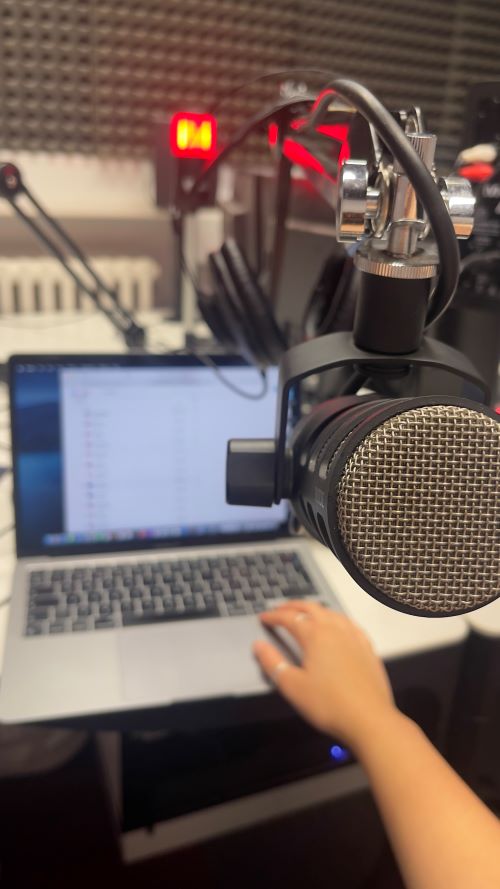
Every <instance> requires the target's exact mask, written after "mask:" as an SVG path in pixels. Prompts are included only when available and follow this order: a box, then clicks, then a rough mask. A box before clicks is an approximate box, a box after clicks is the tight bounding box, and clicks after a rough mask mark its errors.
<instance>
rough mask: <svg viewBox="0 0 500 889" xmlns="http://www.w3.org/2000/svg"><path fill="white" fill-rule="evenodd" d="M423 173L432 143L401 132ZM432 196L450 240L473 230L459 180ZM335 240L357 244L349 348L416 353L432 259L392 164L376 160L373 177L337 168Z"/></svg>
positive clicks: (349, 165)
mask: <svg viewBox="0 0 500 889" xmlns="http://www.w3.org/2000/svg"><path fill="white" fill-rule="evenodd" d="M406 138H407V139H408V141H409V143H410V144H411V146H412V148H413V149H414V150H415V152H416V153H417V154H418V155H419V157H420V159H421V160H422V161H423V163H424V164H425V166H426V167H427V169H428V170H429V172H430V173H431V174H433V172H434V153H435V148H436V137H435V136H434V135H433V134H431V133H406ZM438 186H439V191H440V193H441V197H442V199H443V201H444V203H445V205H446V208H447V210H448V213H449V215H450V218H451V220H452V223H453V228H454V230H455V235H456V237H457V238H468V237H469V235H470V233H471V231H472V226H473V213H474V196H473V194H472V189H471V185H470V183H469V182H468V181H467V180H465V179H460V178H459V177H450V178H448V179H440V180H439V183H438ZM337 240H338V241H340V242H346V241H349V242H352V241H361V242H362V243H361V244H360V247H359V249H358V251H357V252H356V255H355V258H354V264H355V266H356V268H357V269H358V270H359V271H360V272H361V273H362V274H361V276H360V277H361V280H360V290H359V296H358V300H357V305H356V316H355V321H354V331H353V334H354V341H355V343H356V345H357V346H359V347H360V348H364V349H367V350H372V351H374V352H383V353H385V354H398V353H406V352H412V351H414V350H416V349H418V347H419V345H420V342H421V339H422V335H423V331H424V328H425V321H426V313H427V307H428V304H429V300H430V298H431V294H432V287H433V281H434V279H435V277H436V275H437V273H438V269H439V257H438V254H437V251H436V248H435V244H434V242H433V241H432V240H431V238H430V237H429V224H428V221H427V218H426V215H425V213H424V211H423V208H422V206H421V204H420V202H419V200H418V197H417V194H416V192H415V189H414V187H413V185H412V184H411V182H410V180H409V178H408V176H407V175H406V173H405V171H404V170H403V168H402V167H401V165H400V164H399V163H398V161H397V160H395V161H394V162H392V163H390V162H388V161H387V159H385V160H381V161H380V162H379V164H378V168H377V169H376V170H375V171H374V173H373V175H371V173H370V169H369V165H368V162H367V161H365V160H352V159H351V160H347V161H345V163H344V165H343V167H342V169H341V172H340V177H339V189H338V202H337Z"/></svg>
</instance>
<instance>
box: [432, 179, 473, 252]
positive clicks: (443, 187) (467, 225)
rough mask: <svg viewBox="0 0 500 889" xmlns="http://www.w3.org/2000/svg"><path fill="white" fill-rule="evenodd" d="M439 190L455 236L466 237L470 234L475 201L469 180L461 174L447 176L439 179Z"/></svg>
mask: <svg viewBox="0 0 500 889" xmlns="http://www.w3.org/2000/svg"><path fill="white" fill-rule="evenodd" d="M439 190H440V192H441V197H442V198H443V200H444V202H445V204H446V206H447V208H448V213H449V214H450V218H451V221H452V222H453V228H454V229H455V234H456V236H457V238H468V237H469V236H470V235H471V234H472V228H473V225H474V206H475V203H476V199H475V197H474V195H473V193H472V186H471V184H470V182H469V180H468V179H462V177H461V176H448V177H447V178H446V179H440V180H439Z"/></svg>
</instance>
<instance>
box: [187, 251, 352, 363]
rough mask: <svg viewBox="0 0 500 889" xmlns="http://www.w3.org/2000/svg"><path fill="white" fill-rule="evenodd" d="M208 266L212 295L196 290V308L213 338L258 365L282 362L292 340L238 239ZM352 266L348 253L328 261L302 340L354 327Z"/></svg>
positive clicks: (313, 296)
mask: <svg viewBox="0 0 500 889" xmlns="http://www.w3.org/2000/svg"><path fill="white" fill-rule="evenodd" d="M209 264H210V271H211V275H212V279H213V288H214V289H213V292H212V293H210V294H208V293H204V292H201V291H198V307H199V310H200V314H201V316H202V318H203V320H204V321H205V323H206V324H207V325H208V327H209V328H210V330H211V331H212V333H213V335H214V337H215V338H216V339H217V340H218V341H219V342H220V344H221V345H222V346H224V348H226V349H228V350H229V351H232V352H237V353H239V354H241V355H242V356H243V357H244V358H245V359H246V360H247V361H248V362H249V363H251V364H255V365H256V366H257V367H259V368H263V367H267V366H268V365H274V364H278V363H279V361H280V358H281V355H282V354H283V352H284V351H286V349H287V348H289V346H290V345H292V343H291V342H289V337H287V335H286V334H285V332H284V331H283V330H282V329H281V327H280V326H279V324H278V322H277V320H276V318H275V316H274V312H273V308H272V306H271V303H270V300H269V299H268V297H267V296H266V294H265V293H264V290H263V289H262V287H261V285H260V283H259V280H258V278H257V276H256V274H255V273H254V272H253V271H252V269H251V268H250V265H249V264H248V261H247V259H246V257H245V255H244V254H243V252H242V250H241V249H240V247H239V246H238V244H237V243H236V241H234V240H233V239H230V240H228V241H226V242H225V243H224V244H223V245H222V247H221V249H220V250H218V251H217V252H215V253H211V254H210V256H209ZM352 269H353V264H352V259H351V258H350V257H348V256H340V257H339V256H338V255H335V256H332V257H331V258H330V259H329V260H327V262H326V263H325V265H324V267H323V270H322V272H321V275H320V278H319V280H318V282H317V284H316V286H315V288H314V290H313V293H312V294H311V297H310V299H309V301H308V305H307V308H306V311H305V314H304V320H303V324H302V328H303V333H302V336H301V339H303V338H304V337H306V338H309V337H313V336H319V335H322V334H324V333H331V332H333V331H336V330H351V329H352V324H353V317H354V298H353V292H352V289H351V287H350V283H351V277H352Z"/></svg>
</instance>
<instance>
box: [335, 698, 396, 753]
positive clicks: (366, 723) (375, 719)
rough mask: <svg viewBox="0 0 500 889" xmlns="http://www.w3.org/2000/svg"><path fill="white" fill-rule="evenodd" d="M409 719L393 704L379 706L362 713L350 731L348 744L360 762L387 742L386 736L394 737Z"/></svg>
mask: <svg viewBox="0 0 500 889" xmlns="http://www.w3.org/2000/svg"><path fill="white" fill-rule="evenodd" d="M408 723H411V720H410V719H409V718H408V717H407V716H405V715H404V714H403V713H401V711H400V710H398V708H397V707H396V705H395V704H389V705H387V707H384V708H380V709H379V710H377V711H375V712H368V713H364V714H363V715H362V717H361V718H360V720H359V723H358V724H357V725H356V726H355V730H354V731H353V732H352V733H350V734H351V737H350V739H349V740H348V746H349V747H350V749H351V750H352V752H353V753H354V755H355V756H356V758H357V759H359V760H360V762H363V761H364V760H365V759H366V758H367V757H368V755H369V754H371V753H372V752H374V751H375V750H377V749H378V748H379V747H380V746H384V747H385V745H386V743H387V738H388V737H394V735H396V734H399V732H401V731H403V730H404V727H405V726H406V725H407V724H408Z"/></svg>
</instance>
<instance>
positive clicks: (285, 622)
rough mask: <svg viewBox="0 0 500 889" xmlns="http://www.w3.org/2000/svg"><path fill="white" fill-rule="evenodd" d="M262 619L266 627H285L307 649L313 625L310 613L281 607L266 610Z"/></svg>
mask: <svg viewBox="0 0 500 889" xmlns="http://www.w3.org/2000/svg"><path fill="white" fill-rule="evenodd" d="M260 619H261V621H262V623H263V624H264V626H265V627H283V629H285V630H286V631H287V632H288V633H290V635H291V636H293V638H294V639H295V640H296V641H297V642H298V643H299V645H300V646H301V648H303V649H304V650H306V648H307V645H308V642H309V639H310V636H311V627H312V626H313V619H312V618H311V615H310V614H307V613H306V612H304V611H293V610H292V609H285V608H283V609H281V608H279V609H277V610H276V611H265V612H264V613H263V614H261V615H260Z"/></svg>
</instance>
